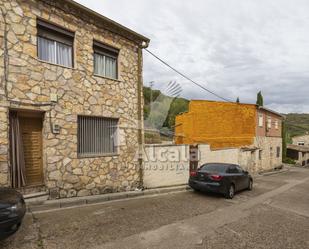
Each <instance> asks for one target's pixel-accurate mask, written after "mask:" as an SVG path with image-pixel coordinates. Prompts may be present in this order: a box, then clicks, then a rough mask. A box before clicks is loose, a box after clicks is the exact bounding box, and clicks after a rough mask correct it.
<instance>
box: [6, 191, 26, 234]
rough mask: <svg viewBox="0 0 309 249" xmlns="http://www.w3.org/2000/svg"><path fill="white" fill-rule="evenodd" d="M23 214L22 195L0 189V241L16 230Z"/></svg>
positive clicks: (24, 209) (24, 206)
mask: <svg viewBox="0 0 309 249" xmlns="http://www.w3.org/2000/svg"><path fill="white" fill-rule="evenodd" d="M25 213H26V205H25V201H24V198H23V196H22V194H20V193H19V192H17V191H16V190H14V189H11V188H0V240H3V239H5V238H7V237H9V236H10V235H12V234H13V233H15V232H16V231H17V230H18V228H19V227H20V225H21V222H22V220H23V218H24V215H25Z"/></svg>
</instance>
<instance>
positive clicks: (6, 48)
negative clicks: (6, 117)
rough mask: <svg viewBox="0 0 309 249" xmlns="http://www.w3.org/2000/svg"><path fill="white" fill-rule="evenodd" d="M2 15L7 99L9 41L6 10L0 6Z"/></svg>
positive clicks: (4, 86)
mask: <svg viewBox="0 0 309 249" xmlns="http://www.w3.org/2000/svg"><path fill="white" fill-rule="evenodd" d="M0 11H1V15H2V18H3V29H4V30H3V81H2V82H3V89H4V96H5V98H6V100H7V98H8V91H7V81H8V60H9V54H8V43H7V34H8V30H7V22H6V12H5V11H4V10H3V9H2V8H1V7H0Z"/></svg>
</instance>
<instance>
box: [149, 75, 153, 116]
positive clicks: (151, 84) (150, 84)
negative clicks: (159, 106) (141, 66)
mask: <svg viewBox="0 0 309 249" xmlns="http://www.w3.org/2000/svg"><path fill="white" fill-rule="evenodd" d="M153 85H154V81H150V82H149V86H150V103H149V109H150V110H149V112H151V104H152V87H153Z"/></svg>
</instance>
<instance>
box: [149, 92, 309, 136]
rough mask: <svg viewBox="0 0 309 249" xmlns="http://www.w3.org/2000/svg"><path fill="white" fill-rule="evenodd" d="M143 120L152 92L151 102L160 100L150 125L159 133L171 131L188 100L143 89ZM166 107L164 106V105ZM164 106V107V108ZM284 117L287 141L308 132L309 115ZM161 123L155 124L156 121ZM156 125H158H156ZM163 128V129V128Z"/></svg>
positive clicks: (294, 114)
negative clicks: (164, 110) (159, 131)
mask: <svg viewBox="0 0 309 249" xmlns="http://www.w3.org/2000/svg"><path fill="white" fill-rule="evenodd" d="M143 91H144V119H145V120H146V119H147V118H149V113H150V98H151V91H152V102H156V100H158V99H160V101H159V102H160V103H156V107H157V108H154V109H153V110H152V114H151V121H150V122H151V124H152V125H153V126H154V127H155V128H157V129H159V130H161V131H166V130H169V131H173V130H174V125H175V117H176V115H177V114H179V113H182V112H186V111H187V110H188V105H189V100H187V99H185V98H172V97H170V96H167V95H165V94H163V93H162V92H161V91H160V90H151V89H150V87H144V89H143ZM163 103H165V104H166V103H167V109H168V111H167V114H164V115H162V111H161V110H162V108H161V107H160V105H162V104H163ZM165 106H166V105H165ZM165 106H164V107H165ZM283 115H284V116H285V117H286V120H285V123H286V128H287V133H288V141H290V138H291V137H293V136H296V135H302V134H305V133H306V132H309V114H306V113H288V114H283ZM160 119H161V120H162V119H163V121H161V122H157V121H158V120H160ZM157 123H158V124H157ZM163 127H164V128H163ZM157 135H158V134H157Z"/></svg>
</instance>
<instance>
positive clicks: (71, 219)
mask: <svg viewBox="0 0 309 249" xmlns="http://www.w3.org/2000/svg"><path fill="white" fill-rule="evenodd" d="M308 190H309V168H306V169H305V168H304V169H303V168H292V169H291V170H290V171H288V172H285V173H280V174H274V175H269V176H263V177H258V178H256V179H255V183H254V190H253V191H244V192H241V193H239V194H238V195H236V196H235V197H234V199H233V200H226V199H224V198H222V197H221V196H218V195H206V194H201V193H194V192H191V191H186V192H179V193H170V194H164V195H158V196H151V197H149V196H148V197H142V198H135V199H130V200H119V201H113V202H107V203H104V204H97V205H92V206H83V207H78V208H68V209H61V210H58V211H51V212H37V213H31V214H27V216H26V217H25V220H24V223H23V225H22V227H21V229H20V231H18V232H17V233H16V234H15V235H14V236H12V237H11V238H9V239H8V240H6V241H4V242H2V243H0V248H3V249H21V248H55V249H56V248H57V249H58V248H59V249H62V248H65V249H71V248H72V249H73V248H74V249H78V248H87V249H90V248H95V249H97V248H98V249H99V248H113V249H115V248H121V249H123V248H134V249H138V248H160V249H162V248H169V249H170V248H177V249H178V248H180V249H181V248H188V249H189V248H190V249H191V248H197V249H199V248H216V249H217V248H261V249H262V248H278V249H279V248H280V249H282V248H300V249H304V248H309V194H308Z"/></svg>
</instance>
